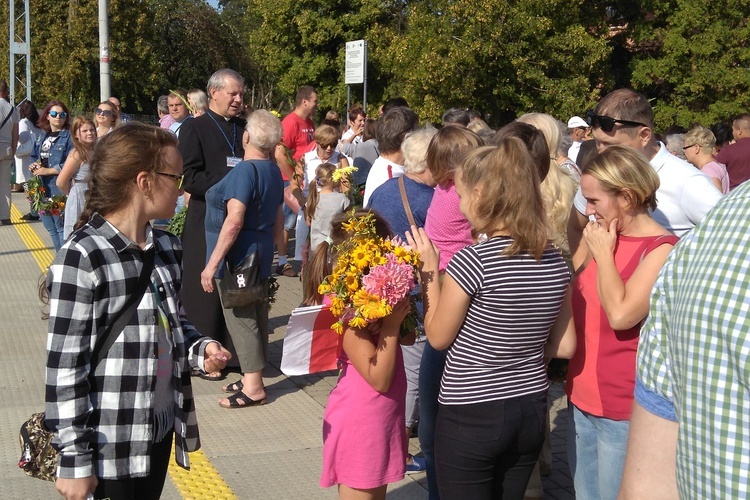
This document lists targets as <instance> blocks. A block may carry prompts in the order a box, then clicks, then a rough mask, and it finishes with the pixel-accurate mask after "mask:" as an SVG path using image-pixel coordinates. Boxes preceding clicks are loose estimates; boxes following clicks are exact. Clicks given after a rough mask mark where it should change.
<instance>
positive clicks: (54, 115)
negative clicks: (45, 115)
mask: <svg viewBox="0 0 750 500" xmlns="http://www.w3.org/2000/svg"><path fill="white" fill-rule="evenodd" d="M49 115H50V116H51V117H52V118H61V119H63V120H64V119H66V118H67V117H68V113H66V112H65V111H55V110H54V109H53V110H51V111H50V112H49Z"/></svg>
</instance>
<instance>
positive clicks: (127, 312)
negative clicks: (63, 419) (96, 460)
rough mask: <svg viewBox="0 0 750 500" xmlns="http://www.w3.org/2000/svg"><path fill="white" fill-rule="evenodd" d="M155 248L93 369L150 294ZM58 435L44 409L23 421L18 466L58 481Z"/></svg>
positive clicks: (99, 345)
mask: <svg viewBox="0 0 750 500" xmlns="http://www.w3.org/2000/svg"><path fill="white" fill-rule="evenodd" d="M155 253H156V249H155V248H154V249H153V251H149V252H146V255H145V258H144V260H143V271H142V272H141V276H140V277H139V278H138V283H137V284H136V286H135V290H133V294H132V295H131V296H130V297H129V298H128V301H127V302H126V303H125V307H123V308H122V310H121V311H120V312H118V313H117V314H116V315H115V318H114V320H113V321H112V323H110V324H109V325H108V326H107V328H106V330H104V333H103V334H102V335H101V337H99V338H98V339H97V340H96V345H95V346H94V352H93V354H92V356H91V363H90V366H91V372H93V371H94V368H96V366H97V365H98V364H99V362H100V361H101V359H102V357H104V355H105V354H107V352H108V351H109V348H110V347H112V344H114V343H115V340H116V339H117V337H119V336H120V333H122V331H123V330H124V329H125V327H126V326H127V324H128V323H129V322H130V319H131V318H132V317H133V315H134V314H135V313H136V310H137V308H138V304H139V303H140V302H141V299H142V298H143V294H145V293H146V288H148V285H149V283H150V282H151V272H152V271H153V269H154V254H155ZM53 436H54V434H53V433H52V432H51V431H49V430H48V429H47V427H46V426H45V425H44V412H38V413H34V414H32V415H31V417H30V418H29V419H28V420H27V421H26V422H24V423H23V424H21V432H20V433H19V435H18V438H19V441H20V443H21V459H20V460H19V461H18V467H20V468H21V470H23V472H24V473H25V474H26V475H27V476H31V477H35V478H38V479H44V480H45V481H54V480H55V476H56V473H57V450H55V449H54V448H53V447H52V438H53Z"/></svg>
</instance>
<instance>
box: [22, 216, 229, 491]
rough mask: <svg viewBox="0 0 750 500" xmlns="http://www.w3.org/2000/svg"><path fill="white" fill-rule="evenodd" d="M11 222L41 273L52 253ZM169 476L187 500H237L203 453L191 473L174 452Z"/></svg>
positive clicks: (197, 454)
mask: <svg viewBox="0 0 750 500" xmlns="http://www.w3.org/2000/svg"><path fill="white" fill-rule="evenodd" d="M10 219H11V221H12V222H13V227H14V228H15V229H16V231H18V235H19V236H20V237H21V240H22V241H23V243H24V245H26V247H27V248H28V249H29V251H30V252H31V255H32V256H33V257H34V260H35V261H36V263H37V264H38V265H39V268H40V269H41V270H42V271H45V270H46V269H47V268H48V267H49V265H50V264H51V263H52V259H53V258H54V253H52V251H50V250H49V249H48V248H47V246H46V245H45V244H44V242H42V240H41V239H40V238H39V235H37V234H36V232H35V231H34V228H33V227H32V226H31V224H29V223H27V222H26V221H22V220H21V213H20V212H19V211H18V209H17V208H16V207H15V206H12V205H11V207H10ZM169 476H170V478H171V479H172V483H174V485H175V488H177V491H178V492H179V493H180V495H182V497H183V498H185V499H188V500H192V499H195V500H209V499H211V500H213V499H216V500H219V499H222V500H236V499H237V495H235V494H234V492H233V491H232V489H231V488H230V487H229V485H227V483H226V482H225V481H224V479H223V478H222V477H221V475H220V474H219V472H218V471H217V470H216V469H215V468H214V466H213V465H212V464H211V461H210V460H209V459H208V457H207V456H206V455H205V454H204V453H203V452H202V451H196V452H195V453H191V454H190V470H189V471H187V470H185V469H182V468H181V467H179V466H178V465H177V464H176V463H175V461H174V449H173V450H172V459H171V460H170V463H169Z"/></svg>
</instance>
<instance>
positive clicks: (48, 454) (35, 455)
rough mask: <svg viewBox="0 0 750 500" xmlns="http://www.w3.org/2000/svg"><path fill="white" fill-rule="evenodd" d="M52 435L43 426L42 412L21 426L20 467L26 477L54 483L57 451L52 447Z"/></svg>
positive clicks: (32, 416) (35, 414)
mask: <svg viewBox="0 0 750 500" xmlns="http://www.w3.org/2000/svg"><path fill="white" fill-rule="evenodd" d="M52 437H53V434H52V433H51V432H50V431H49V430H47V427H45V426H44V412H40V413H34V414H33V415H31V418H29V419H28V420H27V421H26V422H24V423H23V424H21V432H20V433H19V435H18V438H19V441H20V443H21V460H19V461H18V467H20V468H21V469H22V470H23V471H24V473H25V474H26V475H27V476H31V477H35V478H38V479H44V480H45V481H54V480H55V475H56V473H57V450H55V449H54V448H53V447H52Z"/></svg>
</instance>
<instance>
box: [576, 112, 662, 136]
mask: <svg viewBox="0 0 750 500" xmlns="http://www.w3.org/2000/svg"><path fill="white" fill-rule="evenodd" d="M586 123H588V124H589V125H590V126H592V127H599V128H601V129H602V130H603V131H604V132H612V129H613V128H615V125H623V126H625V127H648V125H646V124H645V123H641V122H634V121H632V120H620V119H619V118H612V117H610V116H603V115H597V114H596V113H594V112H593V111H591V110H589V111H586Z"/></svg>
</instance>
